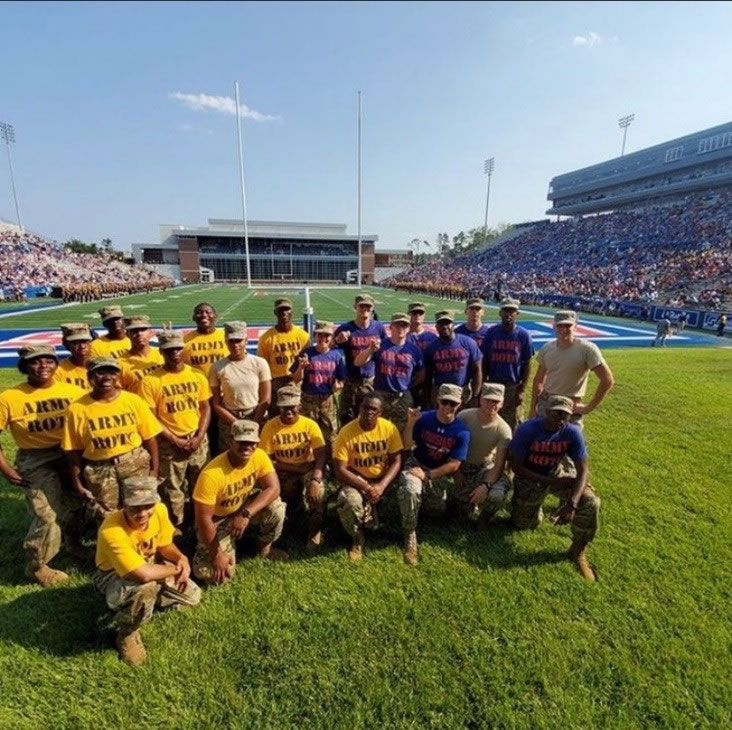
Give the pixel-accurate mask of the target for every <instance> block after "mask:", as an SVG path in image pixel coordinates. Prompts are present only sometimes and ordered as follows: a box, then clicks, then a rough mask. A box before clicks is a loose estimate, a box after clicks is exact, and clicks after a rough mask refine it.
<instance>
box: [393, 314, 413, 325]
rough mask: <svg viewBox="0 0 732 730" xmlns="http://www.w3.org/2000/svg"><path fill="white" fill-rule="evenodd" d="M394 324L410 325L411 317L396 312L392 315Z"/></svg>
mask: <svg viewBox="0 0 732 730" xmlns="http://www.w3.org/2000/svg"><path fill="white" fill-rule="evenodd" d="M391 323H392V324H409V315H408V314H404V312H396V313H395V314H392V315H391Z"/></svg>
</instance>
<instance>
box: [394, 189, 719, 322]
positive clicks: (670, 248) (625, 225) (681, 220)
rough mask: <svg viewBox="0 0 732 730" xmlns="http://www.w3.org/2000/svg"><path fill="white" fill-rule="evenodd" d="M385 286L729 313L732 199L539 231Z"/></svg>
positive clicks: (696, 197) (661, 205) (685, 199)
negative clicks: (563, 297) (653, 304)
mask: <svg viewBox="0 0 732 730" xmlns="http://www.w3.org/2000/svg"><path fill="white" fill-rule="evenodd" d="M384 284H385V285H387V286H393V287H395V288H397V289H406V290H408V291H424V292H427V293H435V294H439V295H442V296H448V297H454V298H456V299H460V298H464V297H466V296H469V295H470V294H475V293H479V294H483V296H486V295H490V296H493V297H495V298H498V297H500V296H504V295H506V294H509V293H510V294H512V295H514V296H519V297H521V299H522V300H523V301H527V302H532V303H536V304H538V303H543V302H544V301H545V300H546V297H547V296H548V295H557V294H562V295H573V296H577V297H578V298H585V297H591V298H595V299H601V300H605V302H607V303H608V304H609V303H613V302H615V303H617V302H620V301H636V302H645V303H651V302H656V303H664V304H668V305H671V306H703V307H707V308H713V309H719V308H722V307H725V306H727V305H728V303H729V302H730V300H732V193H730V192H729V191H727V190H721V191H718V192H712V193H709V192H705V193H696V194H686V195H680V196H677V197H675V198H671V199H664V200H660V201H658V202H656V204H652V205H648V204H646V205H643V206H641V207H637V208H631V209H623V210H621V211H616V212H614V213H608V214H605V215H597V216H588V217H584V218H576V219H570V220H566V221H562V222H557V223H549V222H546V223H544V224H536V225H534V226H531V227H530V228H528V229H527V230H525V231H524V232H523V233H521V235H518V236H516V237H515V238H513V239H512V240H510V241H507V242H505V243H504V244H503V245H500V246H498V247H495V248H490V249H487V250H484V251H482V252H479V253H476V254H473V255H471V256H467V257H463V258H456V259H454V260H453V261H450V262H445V261H438V262H431V263H429V264H427V265H425V266H421V267H416V268H411V269H409V270H407V271H405V272H403V273H402V274H400V275H397V276H396V277H393V278H391V279H390V280H388V281H386V282H384Z"/></svg>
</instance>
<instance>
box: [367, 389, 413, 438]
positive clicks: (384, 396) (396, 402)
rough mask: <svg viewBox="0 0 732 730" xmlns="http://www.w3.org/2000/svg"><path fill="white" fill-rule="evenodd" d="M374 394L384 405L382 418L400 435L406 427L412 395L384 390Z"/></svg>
mask: <svg viewBox="0 0 732 730" xmlns="http://www.w3.org/2000/svg"><path fill="white" fill-rule="evenodd" d="M374 392H375V393H376V395H378V396H379V398H381V402H382V403H383V404H384V412H383V413H382V414H381V415H382V417H383V418H386V420H387V421H391V422H392V423H393V424H394V425H395V426H396V427H397V430H398V431H399V433H402V431H404V427H405V426H406V425H407V412H408V410H409V409H410V408H411V407H412V406H413V405H414V401H413V400H412V394H411V393H410V392H409V391H406V392H405V393H390V392H388V391H386V390H377V391H374Z"/></svg>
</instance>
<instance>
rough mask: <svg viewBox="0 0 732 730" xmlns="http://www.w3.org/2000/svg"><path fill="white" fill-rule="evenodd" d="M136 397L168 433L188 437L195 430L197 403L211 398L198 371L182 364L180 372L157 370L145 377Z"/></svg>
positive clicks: (197, 422) (196, 426)
mask: <svg viewBox="0 0 732 730" xmlns="http://www.w3.org/2000/svg"><path fill="white" fill-rule="evenodd" d="M138 394H139V396H140V397H141V398H142V399H143V400H144V401H145V403H147V404H148V405H149V406H150V408H151V409H152V411H153V413H155V414H156V415H157V417H158V420H159V421H160V422H161V423H162V424H163V425H164V426H165V427H166V428H167V429H168V430H169V431H170V432H171V433H173V434H175V435H176V436H187V435H188V434H189V433H192V432H193V431H195V430H196V429H197V428H198V424H199V422H200V411H199V408H200V404H201V403H202V402H204V401H207V400H208V399H209V398H210V397H211V388H209V386H208V380H206V376H205V375H204V374H203V373H202V372H201V371H200V370H195V369H194V368H192V367H190V365H184V366H183V370H181V371H180V372H179V373H169V372H168V371H167V370H165V369H164V368H158V369H157V370H155V371H154V372H152V373H150V375H146V376H145V377H144V378H143V379H142V382H141V383H140V388H139V391H138Z"/></svg>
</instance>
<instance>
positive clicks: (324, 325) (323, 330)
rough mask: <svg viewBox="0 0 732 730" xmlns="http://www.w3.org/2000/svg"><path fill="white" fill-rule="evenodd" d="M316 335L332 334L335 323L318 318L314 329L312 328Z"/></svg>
mask: <svg viewBox="0 0 732 730" xmlns="http://www.w3.org/2000/svg"><path fill="white" fill-rule="evenodd" d="M313 332H315V334H316V335H318V334H322V335H332V334H333V333H334V332H335V324H334V323H333V322H326V321H325V320H318V321H317V322H316V323H315V329H314V330H313Z"/></svg>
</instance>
